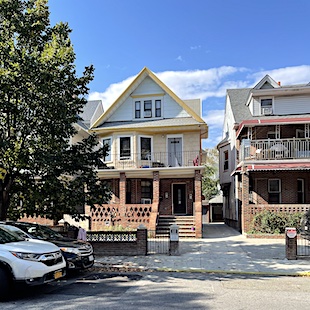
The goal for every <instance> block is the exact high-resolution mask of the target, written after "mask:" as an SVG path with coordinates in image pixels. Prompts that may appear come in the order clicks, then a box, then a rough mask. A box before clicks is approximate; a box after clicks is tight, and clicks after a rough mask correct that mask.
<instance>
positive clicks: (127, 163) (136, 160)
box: [98, 151, 202, 169]
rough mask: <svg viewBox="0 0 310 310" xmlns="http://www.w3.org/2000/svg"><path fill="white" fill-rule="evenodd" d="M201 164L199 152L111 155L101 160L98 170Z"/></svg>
mask: <svg viewBox="0 0 310 310" xmlns="http://www.w3.org/2000/svg"><path fill="white" fill-rule="evenodd" d="M201 163H202V159H201V152H200V151H185V152H152V153H144V154H143V153H132V154H129V155H128V156H123V155H121V154H111V155H109V156H107V157H105V158H103V159H102V163H101V164H100V165H99V167H98V168H99V169H131V168H133V169H135V168H167V167H192V166H200V165H201Z"/></svg>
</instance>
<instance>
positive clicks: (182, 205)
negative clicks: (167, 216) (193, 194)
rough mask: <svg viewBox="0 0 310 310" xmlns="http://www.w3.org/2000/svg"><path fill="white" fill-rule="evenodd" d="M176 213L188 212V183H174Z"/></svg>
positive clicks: (174, 208)
mask: <svg viewBox="0 0 310 310" xmlns="http://www.w3.org/2000/svg"><path fill="white" fill-rule="evenodd" d="M173 211H174V214H186V184H173Z"/></svg>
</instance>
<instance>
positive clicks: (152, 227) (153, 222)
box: [149, 171, 159, 230]
mask: <svg viewBox="0 0 310 310" xmlns="http://www.w3.org/2000/svg"><path fill="white" fill-rule="evenodd" d="M158 207H159V172H158V171H154V172H153V201H152V212H151V218H150V226H149V228H150V230H156V220H157V213H158Z"/></svg>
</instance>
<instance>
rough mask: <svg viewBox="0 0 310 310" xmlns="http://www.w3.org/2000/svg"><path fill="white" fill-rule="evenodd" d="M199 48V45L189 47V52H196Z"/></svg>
mask: <svg viewBox="0 0 310 310" xmlns="http://www.w3.org/2000/svg"><path fill="white" fill-rule="evenodd" d="M200 48H201V45H196V46H191V47H190V49H191V50H198V49H200Z"/></svg>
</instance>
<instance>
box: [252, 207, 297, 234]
mask: <svg viewBox="0 0 310 310" xmlns="http://www.w3.org/2000/svg"><path fill="white" fill-rule="evenodd" d="M302 216H303V213H301V212H297V213H287V212H286V213H285V212H272V211H268V210H264V211H262V212H260V213H257V214H256V215H255V216H254V219H253V222H252V229H251V231H249V233H251V234H284V233H285V228H286V227H296V229H297V232H299V231H300V221H301V218H302Z"/></svg>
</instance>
